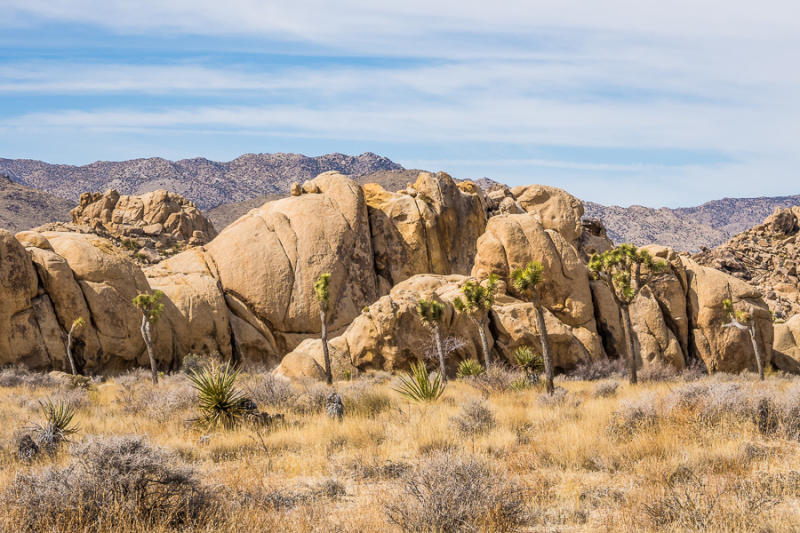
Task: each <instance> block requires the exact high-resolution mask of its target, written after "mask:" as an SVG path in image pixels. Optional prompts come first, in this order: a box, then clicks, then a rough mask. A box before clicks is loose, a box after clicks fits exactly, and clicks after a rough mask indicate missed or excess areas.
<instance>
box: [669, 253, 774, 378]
mask: <svg viewBox="0 0 800 533" xmlns="http://www.w3.org/2000/svg"><path fill="white" fill-rule="evenodd" d="M681 262H682V263H683V265H684V267H685V269H686V273H687V283H688V291H687V311H688V315H689V324H690V328H691V329H690V335H691V337H692V339H693V342H692V346H691V350H693V355H695V356H696V357H699V358H701V359H702V360H703V361H704V362H705V364H706V367H707V368H708V369H709V370H710V371H712V372H740V371H741V370H743V369H749V370H752V371H755V370H756V362H755V354H754V351H753V346H752V343H751V340H750V336H749V334H748V333H747V332H745V331H742V330H739V329H736V328H723V327H722V324H723V323H725V322H728V317H727V316H726V313H725V309H724V307H723V303H722V302H723V300H724V299H726V298H729V299H730V300H731V302H733V305H734V308H735V309H736V310H743V311H749V310H750V309H752V311H753V319H754V320H755V324H756V329H757V332H758V335H757V342H758V343H759V347H760V349H761V353H762V354H763V357H764V361H763V362H764V365H767V364H769V362H770V361H771V359H772V341H773V327H772V316H771V314H770V312H769V307H767V304H766V303H765V302H764V300H762V299H761V294H760V293H759V291H758V289H756V288H755V287H753V286H752V285H750V284H748V283H745V282H744V281H742V280H739V279H736V278H733V277H731V276H728V275H725V274H723V273H722V272H719V271H718V270H715V269H713V268H708V267H704V266H701V265H698V264H697V263H695V262H694V261H692V260H691V259H688V258H686V257H681Z"/></svg>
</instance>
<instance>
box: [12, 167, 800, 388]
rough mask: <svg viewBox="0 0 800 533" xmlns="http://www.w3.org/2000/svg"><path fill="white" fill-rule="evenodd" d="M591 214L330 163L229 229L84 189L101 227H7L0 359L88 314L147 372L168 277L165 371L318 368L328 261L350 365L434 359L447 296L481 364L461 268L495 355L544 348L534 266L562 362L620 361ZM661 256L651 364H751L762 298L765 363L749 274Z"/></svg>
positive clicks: (123, 358) (552, 192)
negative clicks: (151, 312)
mask: <svg viewBox="0 0 800 533" xmlns="http://www.w3.org/2000/svg"><path fill="white" fill-rule="evenodd" d="M582 216H583V206H582V204H581V202H580V201H579V200H578V199H577V198H575V197H573V196H571V195H570V194H568V193H566V192H565V191H562V190H560V189H556V188H553V187H546V186H539V185H530V186H523V187H515V188H508V187H504V186H495V187H493V188H491V189H489V191H488V192H486V193H484V191H483V190H481V189H480V188H479V187H478V186H477V185H475V184H474V183H472V182H460V183H456V182H455V181H454V180H453V179H452V178H451V177H450V176H448V175H447V174H444V173H439V174H435V175H434V174H429V173H424V172H423V173H420V174H419V177H418V179H417V180H416V182H415V183H413V184H409V185H408V186H407V187H406V188H405V189H402V190H400V191H398V192H390V191H386V190H385V189H383V188H382V187H380V186H378V185H374V184H371V185H366V186H364V187H361V186H359V185H358V184H356V183H355V182H353V181H352V180H350V179H348V178H347V177H345V176H343V175H341V174H339V173H336V172H326V173H324V174H321V175H319V176H317V177H316V178H315V179H313V180H309V181H307V182H305V183H303V184H302V185H300V184H295V186H293V187H292V195H291V196H289V197H287V198H283V199H281V200H277V201H273V202H269V203H266V204H264V205H263V206H261V207H260V208H258V209H254V210H252V211H250V212H249V213H248V214H247V215H245V216H243V217H242V218H240V219H239V220H237V221H236V222H235V223H233V224H232V225H230V226H229V227H227V228H226V229H225V230H224V231H222V232H221V233H220V234H219V235H215V232H214V230H213V227H212V226H211V225H210V224H208V223H207V222H206V221H205V219H203V218H202V215H200V214H199V212H198V211H197V210H196V208H195V207H194V205H193V204H191V203H190V202H186V201H185V200H183V199H182V198H180V197H179V196H177V195H173V194H171V193H167V192H165V191H158V192H156V193H151V194H150V195H144V196H142V197H125V196H122V197H120V196H119V195H117V194H114V192H113V191H109V192H108V193H106V194H105V195H99V196H98V195H93V196H86V198H85V199H84V198H82V201H81V206H80V207H78V208H76V209H75V211H74V212H73V224H76V225H77V224H81V225H91V226H92V227H94V228H100V229H102V230H103V231H105V232H107V233H108V234H109V235H110V237H108V238H104V236H103V235H101V233H100V231H99V230H96V231H94V232H92V233H77V232H70V231H60V230H58V228H47V229H40V230H37V231H29V232H22V233H20V234H18V235H17V236H16V237H15V236H13V235H11V234H10V233H7V232H2V231H0V301H2V302H3V306H2V308H0V365H3V364H8V363H14V364H19V363H21V364H24V365H26V366H29V367H31V368H36V369H48V370H53V369H55V370H63V369H65V368H66V367H67V363H66V355H65V349H64V339H63V337H64V334H65V332H66V331H68V330H69V327H70V325H71V324H72V322H73V321H74V320H75V319H76V318H78V317H83V318H84V319H85V321H86V326H85V327H83V328H81V329H80V330H79V331H78V332H77V333H76V341H75V349H74V351H75V354H76V359H77V360H78V364H79V367H80V368H81V370H82V372H84V373H116V372H120V371H123V370H125V369H127V368H130V367H133V366H144V365H146V364H147V361H148V359H147V352H146V350H145V346H144V343H143V341H142V339H141V336H140V335H139V324H140V323H141V315H140V314H139V312H138V310H137V309H136V308H135V307H134V306H133V305H132V303H131V301H132V299H133V298H134V297H135V296H136V295H137V294H140V293H151V292H152V291H155V290H161V291H163V292H164V293H165V295H166V297H165V300H164V303H165V313H164V315H163V316H162V318H161V320H160V321H159V322H158V323H157V324H156V329H155V331H154V339H155V342H156V354H157V358H158V364H159V366H160V367H162V369H170V368H174V367H176V366H177V365H179V364H180V362H181V360H182V358H183V357H184V356H185V355H187V354H189V353H210V352H218V353H219V354H220V355H221V356H222V357H223V358H225V359H231V360H234V361H236V362H243V363H253V364H260V365H265V366H268V367H274V368H275V372H276V373H277V374H280V375H283V376H286V377H291V378H300V377H309V378H321V377H322V370H321V363H322V344H321V341H320V339H319V333H320V319H319V307H318V304H317V301H316V295H315V293H314V290H313V285H314V282H315V281H316V279H317V278H318V277H319V276H320V274H322V273H330V274H331V285H330V310H329V313H328V315H329V326H328V331H329V332H330V333H329V348H330V353H331V357H332V359H333V369H334V372H335V373H336V374H338V375H339V376H343V375H345V373H346V372H348V371H350V372H354V371H363V370H367V369H383V370H388V371H392V370H397V369H405V368H408V367H409V365H410V363H411V362H413V361H415V360H418V359H420V358H422V357H424V356H425V354H426V353H427V352H428V351H430V349H431V348H430V342H431V340H430V339H431V337H430V332H429V331H428V330H426V329H425V328H424V326H423V325H422V323H421V322H420V319H419V317H418V316H417V312H416V302H417V301H418V300H419V299H421V298H425V299H436V300H438V301H440V302H441V303H443V304H444V309H445V316H444V319H443V322H442V330H443V333H444V335H445V336H446V337H447V338H450V339H455V340H456V342H453V352H452V353H451V354H450V357H449V359H448V370H449V371H450V372H453V373H454V372H455V369H456V368H457V366H458V364H459V363H460V361H462V360H464V359H478V358H479V357H478V355H479V351H480V340H479V333H478V331H477V327H476V326H475V324H474V323H473V322H471V321H470V320H469V319H468V318H467V317H465V316H464V315H461V314H459V313H457V312H456V311H455V309H454V307H453V303H452V302H453V300H454V299H455V298H456V297H457V296H459V295H460V294H461V288H462V287H463V286H464V284H465V283H466V282H467V281H469V280H476V281H478V282H483V281H485V280H486V279H487V278H488V276H489V275H490V274H492V273H495V274H497V275H499V276H500V277H501V279H502V281H501V283H500V290H499V293H500V294H498V296H497V299H496V302H495V305H494V307H493V308H492V310H491V313H490V317H489V321H488V323H487V324H486V326H485V327H486V333H487V336H488V338H489V339H491V340H490V348H491V350H492V352H493V358H494V359H495V360H504V361H508V362H513V355H512V354H513V351H514V350H515V349H516V348H517V347H519V346H523V345H527V346H531V347H532V348H533V349H534V350H539V349H540V346H541V340H540V336H539V332H538V330H537V326H536V321H535V319H534V312H533V306H532V304H530V303H528V302H526V301H525V299H524V298H523V297H522V295H519V294H515V293H514V291H513V290H512V289H511V288H510V284H509V279H508V278H509V276H510V274H511V272H512V271H513V270H514V269H515V268H518V267H522V266H524V265H525V264H526V263H527V262H528V261H531V260H536V261H539V262H541V263H542V264H543V265H544V267H545V270H544V281H543V285H542V287H543V288H542V290H541V294H542V295H543V299H542V303H543V305H544V312H545V322H546V325H547V329H548V332H549V337H550V344H551V346H552V349H553V352H554V359H555V361H554V363H555V366H556V368H557V370H559V371H567V370H569V369H571V368H574V367H575V366H576V365H579V364H581V363H587V362H592V361H599V360H601V359H605V358H608V357H611V358H614V357H625V356H626V355H627V354H626V348H625V342H624V341H623V338H624V337H623V330H622V326H621V321H620V314H619V309H618V308H617V306H616V303H615V302H614V299H613V298H612V296H611V294H610V292H609V290H608V288H606V287H605V286H604V285H602V284H600V283H599V282H597V281H593V280H591V279H590V275H589V272H588V269H587V268H586V261H587V260H588V258H589V257H590V256H591V255H592V254H593V253H601V252H603V251H605V250H608V249H610V248H612V247H613V243H612V242H611V241H610V240H609V239H608V237H607V235H606V232H605V229H604V228H603V226H602V224H601V223H600V222H599V221H596V220H590V221H583V220H582ZM158 227H160V228H161V229H160V232H158ZM52 229H56V230H57V231H52ZM120 238H125V239H129V240H135V241H136V243H137V244H138V243H143V242H145V241H144V240H145V239H150V240H152V241H153V249H156V250H160V249H164V248H165V247H166V246H168V245H169V243H171V242H173V240H174V242H176V243H180V242H184V243H186V245H187V246H191V247H190V248H189V249H186V250H185V251H183V252H181V253H177V254H175V255H173V256H171V257H168V258H166V259H163V260H159V261H158V262H157V264H153V265H151V266H148V267H146V268H141V267H140V266H139V264H137V262H136V261H134V260H133V259H132V258H131V257H130V256H129V255H127V254H126V253H125V252H124V250H122V249H121V247H120V246H118V244H119V242H118V241H119V239H120ZM115 239H116V240H115ZM139 239H142V241H140V240H139ZM158 243H161V244H160V245H159V244H158ZM142 247H143V248H144V247H146V245H145V244H143V245H142ZM650 252H651V253H652V254H653V255H655V256H657V257H659V258H662V259H664V260H665V261H667V262H668V263H669V269H668V271H667V272H666V273H665V274H664V275H662V276H661V277H659V278H658V279H657V280H656V281H655V282H654V283H653V284H652V285H651V286H650V287H649V288H647V289H645V290H644V291H643V292H642V293H641V295H640V296H639V298H638V299H637V301H636V302H635V303H634V305H633V307H632V317H633V322H634V333H635V335H634V337H635V342H636V344H637V347H638V351H639V352H640V354H641V360H640V361H639V364H640V365H648V364H650V363H651V362H654V361H658V362H663V363H667V364H671V365H673V366H675V367H677V368H682V367H683V366H685V365H686V364H687V363H688V362H689V361H690V360H691V359H693V358H700V359H702V360H703V361H704V362H705V363H706V365H707V366H708V367H709V368H710V369H712V370H718V371H730V372H736V371H741V370H743V369H747V368H754V367H755V362H754V361H753V354H752V346H751V343H750V339H749V336H747V334H746V333H745V332H741V331H739V330H736V329H733V328H726V329H723V328H721V327H720V324H721V322H722V321H723V320H724V319H725V316H724V315H725V311H724V309H723V304H722V301H723V299H725V298H730V299H732V300H733V302H734V304H735V305H736V306H737V307H744V306H747V307H748V308H749V307H750V306H753V308H754V310H755V320H756V324H757V328H758V332H759V340H758V342H760V343H761V345H762V347H763V350H762V353H763V354H765V358H766V360H767V361H766V362H769V361H770V360H771V358H772V348H771V347H772V343H773V325H772V320H771V317H770V312H769V308H768V307H767V304H766V303H765V302H764V301H763V300H761V298H760V296H759V292H758V290H757V288H756V287H754V286H753V285H751V284H748V283H747V282H745V281H744V280H742V279H738V278H736V277H733V276H730V275H727V274H726V273H723V272H719V271H718V270H715V269H714V268H710V267H707V266H703V265H701V264H699V263H698V262H697V261H694V260H692V259H690V258H688V257H682V256H679V255H677V254H676V253H675V252H674V251H672V250H671V249H668V248H663V247H650ZM798 338H800V336H798ZM782 339H784V341H785V342H786V343H790V342H791V341H790V340H787V339H788V337H786V338H784V337H782ZM787 352H788V353H789V354H790V355H788V356H786V357H789V358H790V359H792V361H793V360H794V359H793V358H794V357H795V355H797V356H800V349H798V350H795V351H792V350H789V349H787ZM795 352H798V353H797V354H795ZM782 357H783V356H782ZM776 361H777V360H776ZM776 364H777V362H776ZM787 365H789V362H788V361H787V362H786V365H784V366H787Z"/></svg>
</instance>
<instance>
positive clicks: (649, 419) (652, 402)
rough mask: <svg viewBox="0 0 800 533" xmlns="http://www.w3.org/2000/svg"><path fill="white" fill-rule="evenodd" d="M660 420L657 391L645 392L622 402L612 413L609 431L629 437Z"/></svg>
mask: <svg viewBox="0 0 800 533" xmlns="http://www.w3.org/2000/svg"><path fill="white" fill-rule="evenodd" d="M657 422H658V406H657V397H656V395H655V393H652V392H650V393H645V394H642V395H641V396H639V397H638V398H634V399H631V400H626V401H624V402H621V403H620V406H619V409H617V410H616V411H614V413H613V414H612V415H611V422H610V423H609V427H608V432H609V433H611V434H612V435H617V436H622V437H627V436H630V435H633V434H634V433H636V432H638V431H641V430H644V429H648V428H651V427H653V426H655V425H656V423H657Z"/></svg>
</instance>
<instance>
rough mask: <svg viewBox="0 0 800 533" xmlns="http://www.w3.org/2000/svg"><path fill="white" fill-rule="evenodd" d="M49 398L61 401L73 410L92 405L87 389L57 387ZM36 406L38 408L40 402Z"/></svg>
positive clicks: (55, 401)
mask: <svg viewBox="0 0 800 533" xmlns="http://www.w3.org/2000/svg"><path fill="white" fill-rule="evenodd" d="M49 399H50V400H51V401H52V402H53V403H60V404H63V405H65V406H67V407H69V408H70V409H72V410H78V409H85V408H86V407H88V406H89V405H90V403H91V402H90V401H89V393H88V391H87V390H86V389H81V388H77V389H56V390H55V391H54V392H53V393H52V394H51V395H50V396H49ZM36 408H37V409H38V402H37V406H36Z"/></svg>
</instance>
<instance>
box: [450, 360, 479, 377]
mask: <svg viewBox="0 0 800 533" xmlns="http://www.w3.org/2000/svg"><path fill="white" fill-rule="evenodd" d="M484 372H486V370H485V369H484V368H483V367H482V366H481V364H480V363H479V362H477V361H476V360H475V359H465V360H464V361H461V364H460V365H458V372H456V376H457V377H459V378H465V377H468V376H480V375H481V374H483V373H484Z"/></svg>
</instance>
